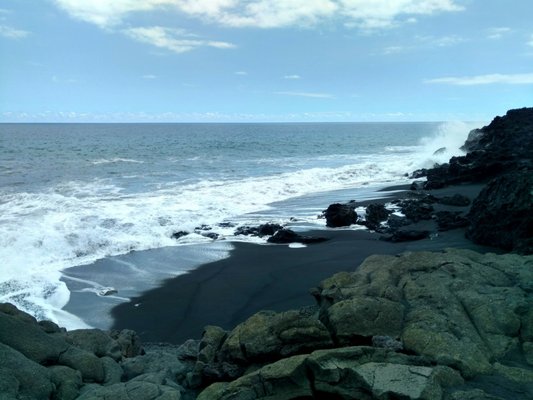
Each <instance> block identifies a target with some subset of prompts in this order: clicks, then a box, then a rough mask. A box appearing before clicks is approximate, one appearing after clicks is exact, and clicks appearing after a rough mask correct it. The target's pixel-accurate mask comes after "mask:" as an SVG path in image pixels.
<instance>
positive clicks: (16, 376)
mask: <svg viewBox="0 0 533 400" xmlns="http://www.w3.org/2000/svg"><path fill="white" fill-rule="evenodd" d="M0 388H1V389H2V392H0V394H2V395H3V394H5V395H6V398H10V397H11V398H13V399H32V400H40V399H42V400H47V399H49V398H50V397H51V396H52V392H53V391H54V385H53V384H52V382H51V374H50V371H48V370H47V369H46V368H45V367H43V366H42V365H39V364H38V363H36V362H34V361H32V360H30V359H28V358H26V357H25V356H24V355H23V354H22V353H20V352H18V351H16V350H14V349H12V348H10V347H8V346H6V345H5V344H2V343H0ZM8 396H9V397H8Z"/></svg>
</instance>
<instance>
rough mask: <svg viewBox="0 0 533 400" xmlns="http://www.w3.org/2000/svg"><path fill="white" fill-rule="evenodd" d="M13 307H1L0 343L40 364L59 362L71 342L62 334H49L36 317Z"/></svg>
mask: <svg viewBox="0 0 533 400" xmlns="http://www.w3.org/2000/svg"><path fill="white" fill-rule="evenodd" d="M13 307H14V306H12V305H3V307H2V309H0V343H3V344H5V345H7V346H9V347H11V348H13V349H15V350H17V351H19V352H21V353H22V354H24V356H26V357H27V358H29V359H30V360H32V361H35V362H37V363H39V364H51V363H55V362H57V360H58V358H59V356H60V354H62V353H63V352H64V351H66V350H67V348H68V347H69V344H68V343H67V342H66V341H65V340H64V339H63V338H61V337H60V336H54V335H49V334H47V333H46V332H45V331H44V330H43V329H42V327H41V326H40V325H39V324H38V323H37V321H36V320H35V318H33V317H31V316H29V315H28V314H26V313H23V312H22V311H18V310H17V312H15V311H14V310H13ZM6 311H7V312H6Z"/></svg>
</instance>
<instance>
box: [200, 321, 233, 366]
mask: <svg viewBox="0 0 533 400" xmlns="http://www.w3.org/2000/svg"><path fill="white" fill-rule="evenodd" d="M227 336H228V332H226V331H225V330H224V329H222V328H220V327H218V326H212V325H208V326H206V327H205V328H204V332H203V334H202V339H201V340H200V345H199V346H198V352H197V354H198V361H201V362H204V363H206V364H209V363H212V362H214V361H215V357H216V354H217V352H218V350H219V349H220V347H221V346H222V343H224V340H226V337H227Z"/></svg>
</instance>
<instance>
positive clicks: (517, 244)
mask: <svg viewBox="0 0 533 400" xmlns="http://www.w3.org/2000/svg"><path fill="white" fill-rule="evenodd" d="M532 208H533V174H532V173H531V172H516V173H512V174H507V175H503V176H500V177H498V178H495V179H494V180H492V181H490V182H489V183H488V184H487V186H486V187H485V188H484V189H483V190H482V191H481V193H480V194H479V196H478V197H477V198H476V199H475V201H474V203H473V205H472V208H471V209H470V212H469V214H468V219H469V220H470V223H471V226H470V228H469V229H468V230H467V237H468V238H470V239H471V240H472V241H474V242H475V243H479V244H485V245H490V246H495V247H500V248H502V249H505V250H516V251H518V252H520V253H523V254H533V212H532V211H533V210H532Z"/></svg>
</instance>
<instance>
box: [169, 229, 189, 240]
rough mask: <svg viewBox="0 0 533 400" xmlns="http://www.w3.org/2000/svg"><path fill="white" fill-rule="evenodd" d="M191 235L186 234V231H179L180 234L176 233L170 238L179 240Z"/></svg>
mask: <svg viewBox="0 0 533 400" xmlns="http://www.w3.org/2000/svg"><path fill="white" fill-rule="evenodd" d="M188 234H189V232H185V231H178V232H174V233H173V234H172V236H170V237H171V238H172V239H179V238H181V237H183V236H187V235H188Z"/></svg>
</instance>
